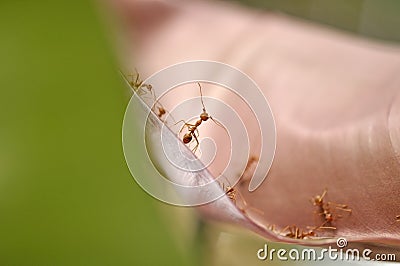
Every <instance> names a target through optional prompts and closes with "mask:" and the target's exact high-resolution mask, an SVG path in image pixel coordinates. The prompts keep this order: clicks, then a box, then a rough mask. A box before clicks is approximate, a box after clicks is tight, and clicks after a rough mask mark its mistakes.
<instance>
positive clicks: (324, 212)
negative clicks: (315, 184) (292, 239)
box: [311, 188, 352, 230]
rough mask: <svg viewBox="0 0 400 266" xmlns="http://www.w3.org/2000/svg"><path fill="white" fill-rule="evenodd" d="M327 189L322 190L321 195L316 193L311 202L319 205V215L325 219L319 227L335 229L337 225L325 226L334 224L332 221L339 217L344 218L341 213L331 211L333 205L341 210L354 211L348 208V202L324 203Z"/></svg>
mask: <svg viewBox="0 0 400 266" xmlns="http://www.w3.org/2000/svg"><path fill="white" fill-rule="evenodd" d="M327 191H328V190H327V189H326V188H325V189H324V191H323V192H322V194H321V195H316V196H315V197H313V198H312V199H311V202H312V203H313V205H314V206H317V207H318V209H319V210H320V212H319V213H318V215H321V216H322V217H323V219H324V222H323V224H322V225H321V226H320V227H319V228H324V229H333V230H336V227H333V226H328V227H324V226H325V225H332V222H333V221H334V220H336V219H337V218H342V217H343V216H342V215H340V214H337V215H335V216H334V215H333V212H332V211H331V206H334V208H335V209H338V210H341V211H346V212H350V213H351V212H352V210H351V209H349V208H348V206H347V205H346V204H339V203H334V202H326V203H324V197H325V196H326V194H327Z"/></svg>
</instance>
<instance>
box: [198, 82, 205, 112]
mask: <svg viewBox="0 0 400 266" xmlns="http://www.w3.org/2000/svg"><path fill="white" fill-rule="evenodd" d="M197 85H199V88H200V100H201V105H203V112H205V111H206V107H205V106H204V102H203V92H202V91H201V85H200V82H197Z"/></svg>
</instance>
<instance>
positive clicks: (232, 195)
mask: <svg viewBox="0 0 400 266" xmlns="http://www.w3.org/2000/svg"><path fill="white" fill-rule="evenodd" d="M222 190H224V192H225V195H227V196H228V198H230V199H231V200H232V201H233V203H236V189H234V188H233V187H231V186H226V187H225V185H224V183H222Z"/></svg>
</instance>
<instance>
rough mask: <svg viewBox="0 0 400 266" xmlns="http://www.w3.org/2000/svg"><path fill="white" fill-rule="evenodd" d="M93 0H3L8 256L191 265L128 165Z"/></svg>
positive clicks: (0, 151) (112, 69) (5, 260)
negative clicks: (131, 173)
mask: <svg viewBox="0 0 400 266" xmlns="http://www.w3.org/2000/svg"><path fill="white" fill-rule="evenodd" d="M94 4H95V3H94V2H93V3H92V2H91V1H65V0H63V1H2V2H1V3H0V29H1V30H0V32H1V41H0V60H1V64H0V69H1V78H0V86H1V96H0V106H1V115H0V117H1V118H0V121H1V125H0V128H1V129H0V147H1V148H0V265H188V264H189V262H188V255H187V254H185V253H183V252H180V251H179V249H178V248H177V245H176V240H175V239H174V238H173V235H172V233H171V232H170V230H167V229H166V222H165V221H164V220H163V219H162V218H161V214H160V212H159V211H158V208H159V207H160V205H162V204H161V203H159V202H158V201H156V200H154V199H153V198H152V197H150V196H148V195H147V194H146V193H145V192H143V191H142V190H141V189H140V188H139V187H138V186H137V185H136V183H135V182H134V180H133V179H132V177H131V175H130V173H129V171H128V169H127V167H126V164H125V161H124V157H123V152H122V146H121V125H122V119H123V115H124V110H125V107H126V104H127V100H128V98H127V97H126V96H127V94H126V91H125V90H126V88H125V87H124V84H123V83H122V82H121V80H120V77H119V76H118V72H117V69H118V68H117V65H116V61H115V59H114V57H115V55H114V54H113V53H112V49H111V45H110V44H109V43H108V41H107V38H106V32H105V31H104V28H103V26H104V21H102V20H101V18H100V16H99V12H98V10H97V7H96V6H94ZM132 137H135V136H132ZM138 141H142V140H138ZM143 174H145V173H143Z"/></svg>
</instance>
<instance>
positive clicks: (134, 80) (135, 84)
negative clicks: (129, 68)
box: [128, 68, 155, 97]
mask: <svg viewBox="0 0 400 266" xmlns="http://www.w3.org/2000/svg"><path fill="white" fill-rule="evenodd" d="M128 77H131V78H130V80H128V83H129V85H131V87H132V88H133V90H134V91H135V92H136V93H137V94H138V95H143V94H145V93H146V92H145V91H143V89H142V88H146V89H147V90H148V91H149V92H150V93H151V94H152V95H153V96H154V97H155V95H154V93H153V90H152V89H153V86H151V85H150V84H146V83H143V81H142V80H141V79H140V75H139V72H138V71H137V69H136V68H135V74H129V75H128Z"/></svg>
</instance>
